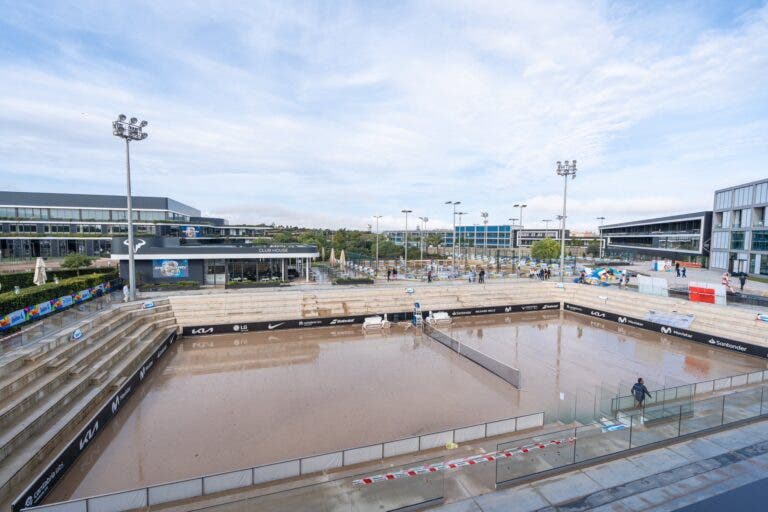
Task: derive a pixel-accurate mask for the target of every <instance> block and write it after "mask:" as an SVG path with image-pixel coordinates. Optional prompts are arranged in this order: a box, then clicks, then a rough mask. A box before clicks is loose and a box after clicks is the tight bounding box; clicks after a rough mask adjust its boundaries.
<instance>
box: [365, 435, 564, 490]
mask: <svg viewBox="0 0 768 512" xmlns="http://www.w3.org/2000/svg"><path fill="white" fill-rule="evenodd" d="M575 440H576V438H575V437H568V438H565V439H553V440H551V441H546V442H543V443H533V444H529V445H525V446H518V447H517V448H514V449H512V450H505V451H498V452H491V453H484V454H481V455H472V456H471V457H464V458H461V459H454V460H449V461H446V462H438V463H436V464H430V465H429V466H417V467H415V468H410V469H401V470H399V471H394V472H392V473H383V474H380V475H374V476H368V477H365V478H358V479H357V480H354V481H353V482H352V484H353V485H370V484H375V483H378V482H385V481H387V480H397V479H398V478H408V477H412V476H419V475H423V474H425V473H436V472H438V471H445V470H448V469H456V468H460V467H463V466H474V465H476V464H484V463H486V462H493V461H495V460H497V459H504V458H508V457H512V456H513V455H516V454H518V453H529V452H531V451H535V450H543V449H545V448H549V447H550V446H562V445H565V444H572V443H573V442H574V441H575Z"/></svg>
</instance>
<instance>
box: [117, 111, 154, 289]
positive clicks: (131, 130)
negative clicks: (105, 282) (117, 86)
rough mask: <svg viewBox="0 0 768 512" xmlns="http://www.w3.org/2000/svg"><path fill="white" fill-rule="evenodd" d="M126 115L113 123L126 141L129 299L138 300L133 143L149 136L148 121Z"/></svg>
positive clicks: (120, 116)
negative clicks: (132, 200) (134, 234)
mask: <svg viewBox="0 0 768 512" xmlns="http://www.w3.org/2000/svg"><path fill="white" fill-rule="evenodd" d="M126 119H127V118H126V116H125V114H120V115H119V116H118V117H117V120H115V121H113V122H112V135H114V136H115V137H120V138H121V139H125V175H126V182H127V186H126V196H125V197H126V207H127V209H128V213H127V216H128V290H129V291H128V299H129V300H131V301H133V300H136V261H135V258H134V252H135V250H134V249H135V246H134V244H133V206H132V204H131V149H130V143H131V141H132V140H133V141H140V140H144V139H146V138H147V137H148V136H149V135H148V134H147V133H146V132H144V128H146V126H147V122H146V121H141V122H139V120H138V119H136V118H135V117H132V118H131V119H130V121H126Z"/></svg>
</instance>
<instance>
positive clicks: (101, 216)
mask: <svg viewBox="0 0 768 512" xmlns="http://www.w3.org/2000/svg"><path fill="white" fill-rule="evenodd" d="M82 213H83V220H109V210H82Z"/></svg>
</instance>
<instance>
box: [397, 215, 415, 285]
mask: <svg viewBox="0 0 768 512" xmlns="http://www.w3.org/2000/svg"><path fill="white" fill-rule="evenodd" d="M400 211H401V213H404V214H405V277H408V214H409V213H413V210H400Z"/></svg>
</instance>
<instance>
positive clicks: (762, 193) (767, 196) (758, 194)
mask: <svg viewBox="0 0 768 512" xmlns="http://www.w3.org/2000/svg"><path fill="white" fill-rule="evenodd" d="M755 203H768V182H765V183H760V184H759V185H755Z"/></svg>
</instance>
